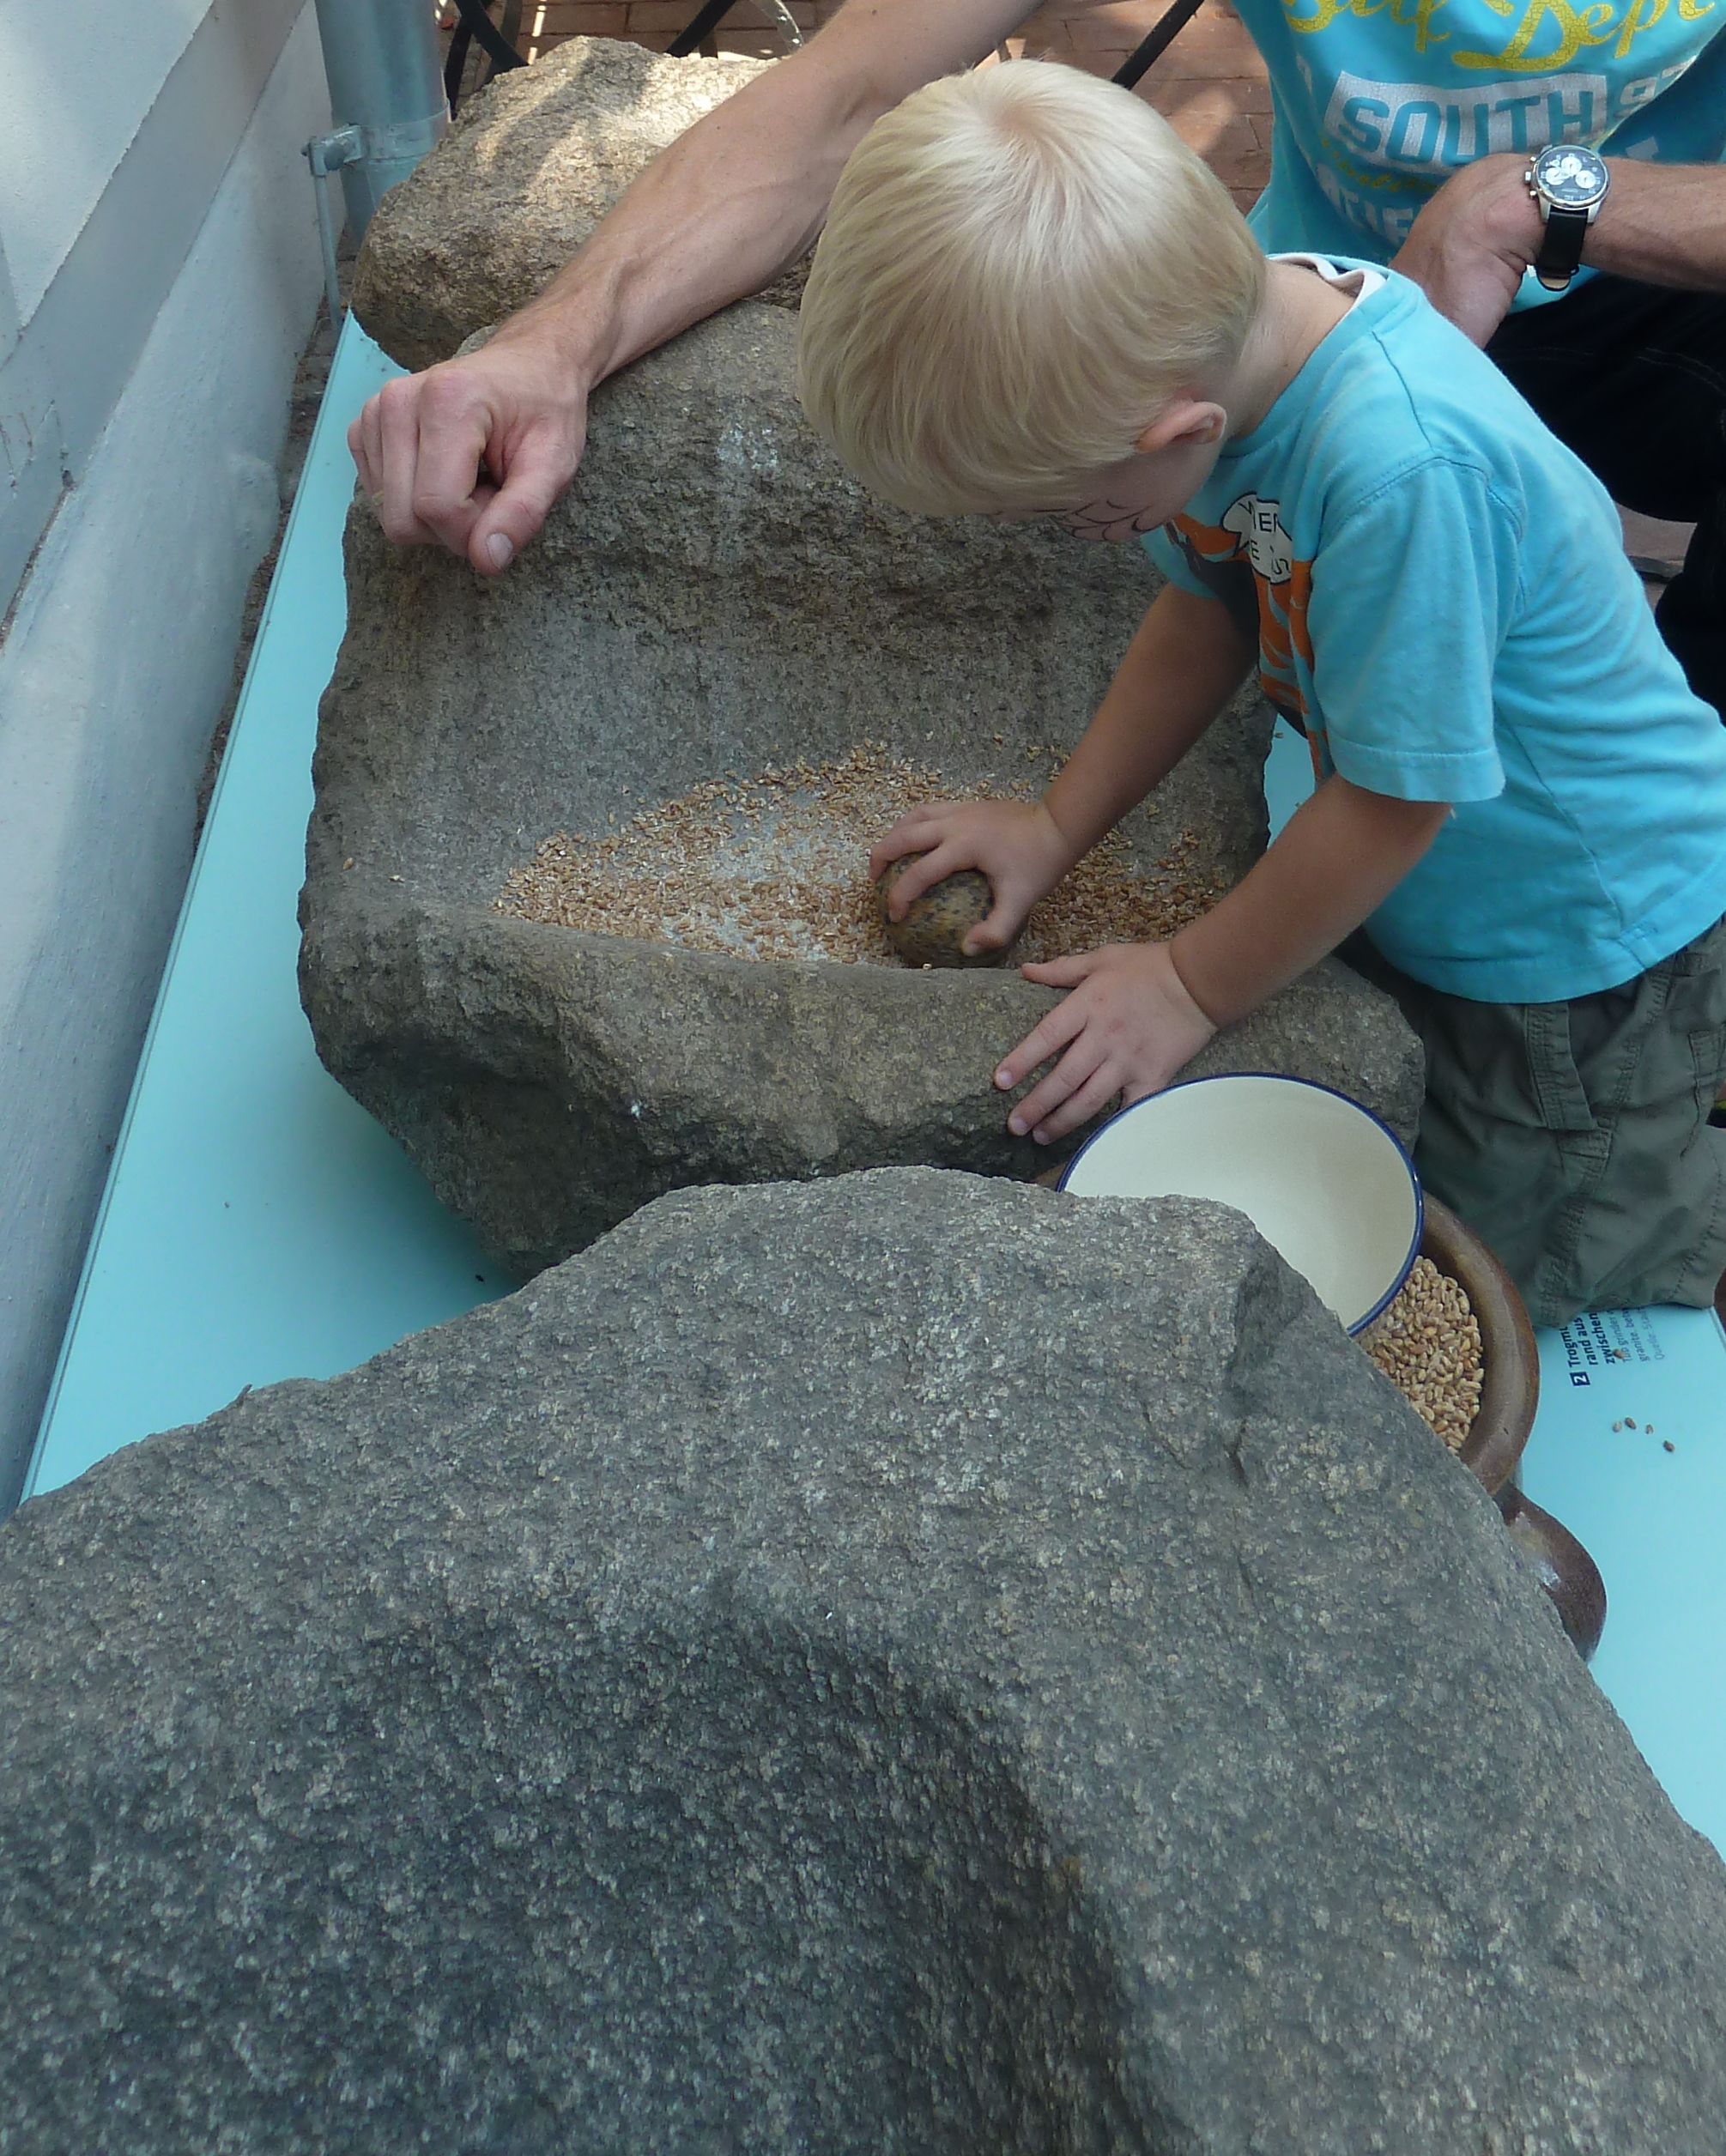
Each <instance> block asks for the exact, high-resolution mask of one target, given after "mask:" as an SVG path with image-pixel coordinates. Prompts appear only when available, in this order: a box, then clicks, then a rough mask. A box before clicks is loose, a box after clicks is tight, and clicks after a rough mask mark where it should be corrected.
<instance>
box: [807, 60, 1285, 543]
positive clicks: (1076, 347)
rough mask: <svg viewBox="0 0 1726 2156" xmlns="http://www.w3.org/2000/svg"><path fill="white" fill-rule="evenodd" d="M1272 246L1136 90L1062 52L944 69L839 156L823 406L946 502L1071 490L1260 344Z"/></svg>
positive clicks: (863, 450) (887, 485)
mask: <svg viewBox="0 0 1726 2156" xmlns="http://www.w3.org/2000/svg"><path fill="white" fill-rule="evenodd" d="M1264 276H1265V262H1264V257H1263V254H1262V253H1261V252H1260V251H1259V249H1258V246H1257V243H1256V242H1255V241H1254V239H1253V238H1252V236H1251V233H1249V232H1248V231H1247V228H1246V225H1245V221H1244V220H1243V219H1242V217H1241V215H1240V213H1239V211H1238V210H1237V209H1236V208H1235V206H1234V203H1232V200H1231V199H1230V197H1229V195H1228V192H1227V191H1226V189H1225V188H1224V186H1223V185H1222V184H1221V182H1220V180H1218V179H1216V177H1215V176H1214V174H1213V173H1211V172H1209V171H1208V169H1207V168H1206V167H1205V166H1204V165H1203V164H1202V162H1201V161H1200V160H1199V159H1198V158H1197V157H1196V156H1195V155H1194V154H1193V153H1192V151H1190V149H1188V148H1186V146H1185V144H1184V143H1183V142H1181V141H1180V139H1179V137H1178V136H1177V135H1176V134H1175V132H1174V130H1172V128H1171V127H1170V126H1169V125H1168V124H1167V123H1166V121H1165V120H1163V119H1162V118H1160V116H1159V115H1158V114H1157V113H1155V112H1153V111H1152V110H1151V108H1150V107H1149V106H1148V105H1145V104H1143V103H1142V101H1141V100H1139V99H1138V98H1136V97H1135V96H1133V94H1131V92H1130V91H1128V90H1123V89H1121V88H1117V86H1116V85H1115V84H1113V83H1109V82H1099V81H1098V80H1096V79H1095V78H1094V77H1093V76H1088V75H1083V74H1081V73H1080V72H1079V71H1078V70H1076V69H1075V68H1068V67H1062V66H1059V65H1057V64H1053V63H1051V62H1049V61H1042V60H1035V61H1033V60H1012V61H1007V62H1003V63H1002V64H1001V65H999V66H996V67H990V68H983V69H979V70H977V71H976V72H975V73H972V74H970V75H958V76H948V77H947V78H946V79H945V80H944V81H942V82H932V83H930V85H929V86H928V88H925V89H922V90H918V92H917V93H916V94H914V95H912V96H911V97H909V98H907V99H906V100H905V103H904V104H903V105H900V106H898V107H897V108H896V109H895V110H894V111H893V112H889V113H887V115H886V116H885V117H884V118H881V119H880V120H878V121H877V122H876V123H875V125H874V127H872V128H871V129H870V130H869V133H868V134H867V135H866V136H864V137H863V141H862V142H861V143H860V144H859V145H858V146H857V149H856V151H855V152H854V153H853V154H852V156H851V160H850V162H849V163H848V164H847V165H846V167H845V171H844V173H842V174H841V175H840V179H839V186H838V188H837V190H836V191H835V192H834V195H833V207H832V209H831V210H830V211H829V213H828V217H827V229H826V232H825V233H824V234H823V235H822V239H821V245H820V246H819V247H818V248H817V249H816V251H815V266H814V268H813V269H812V270H811V271H810V273H809V282H808V291H807V292H806V293H805V294H804V297H803V306H802V320H801V326H800V330H799V333H798V351H797V387H798V391H799V394H800V395H801V396H802V401H803V408H804V409H805V410H806V411H807V412H808V415H809V418H810V420H811V421H813V423H814V425H815V427H816V428H817V429H818V430H819V432H820V433H821V435H822V436H823V437H824V438H825V439H826V440H827V443H828V444H829V445H831V447H832V448H833V449H834V450H835V451H837V452H838V454H839V457H840V458H841V459H842V460H843V461H844V462H845V463H846V464H847V465H849V466H850V468H851V470H852V471H854V472H855V473H856V474H857V476H858V477H859V478H860V479H861V480H862V481H863V482H864V484H865V485H866V486H868V487H869V488H870V489H871V490H872V491H873V492H875V493H877V494H883V495H885V496H886V497H887V500H889V501H893V502H896V503H897V504H898V505H899V507H900V508H902V509H910V510H915V511H921V512H924V513H925V514H930V515H935V516H951V515H957V514H962V513H965V512H972V511H1001V510H1013V509H1041V508H1066V507H1069V506H1073V501H1074V490H1075V483H1076V482H1080V481H1083V480H1085V479H1087V477H1089V476H1090V475H1093V474H1094V473H1096V472H1099V471H1101V470H1104V469H1106V468H1107V467H1108V466H1109V465H1111V464H1114V463H1119V462H1120V461H1121V459H1122V458H1123V457H1129V456H1131V455H1132V453H1133V445H1134V442H1135V440H1136V437H1137V436H1138V435H1139V433H1141V432H1142V429H1143V428H1144V427H1145V426H1146V425H1147V424H1148V422H1149V421H1151V420H1153V419H1154V418H1155V416H1156V415H1157V413H1158V412H1159V411H1160V409H1162V407H1163V406H1164V405H1165V404H1166V403H1167V402H1168V400H1169V398H1170V397H1172V396H1173V395H1175V394H1176V393H1177V392H1178V391H1199V390H1203V389H1209V390H1210V391H1212V392H1213V393H1214V390H1215V388H1216V386H1217V385H1218V384H1219V383H1220V380H1221V379H1222V377H1223V376H1224V375H1226V372H1228V370H1229V369H1230V368H1231V367H1232V366H1233V364H1234V362H1235V360H1237V359H1238V357H1239V355H1240V352H1241V348H1242V346H1243V345H1244V344H1245V341H1246V336H1247V332H1248V331H1249V330H1250V329H1251V326H1252V324H1253V320H1254V318H1255V317H1256V315H1257V312H1258V308H1259V305H1260V302H1261V300H1262V298H1263V291H1264Z"/></svg>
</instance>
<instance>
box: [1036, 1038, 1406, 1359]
mask: <svg viewBox="0 0 1726 2156" xmlns="http://www.w3.org/2000/svg"><path fill="white" fill-rule="evenodd" d="M1231 1078H1274V1079H1275V1081H1276V1082H1277V1083H1278V1085H1280V1086H1305V1087H1306V1089H1307V1091H1308V1092H1309V1093H1329V1095H1330V1097H1331V1099H1333V1100H1345V1101H1347V1104H1348V1105H1349V1106H1350V1107H1351V1108H1353V1109H1354V1110H1355V1111H1357V1112H1358V1113H1360V1115H1363V1116H1365V1117H1366V1120H1367V1121H1368V1123H1377V1124H1378V1128H1379V1129H1381V1130H1382V1131H1383V1132H1384V1136H1386V1137H1387V1138H1388V1139H1389V1140H1390V1142H1391V1144H1392V1145H1393V1146H1395V1147H1396V1151H1397V1153H1398V1154H1399V1155H1400V1156H1401V1159H1402V1165H1403V1166H1404V1167H1405V1168H1407V1169H1408V1180H1409V1182H1410V1184H1412V1185H1413V1186H1414V1241H1413V1242H1412V1243H1410V1244H1409V1245H1408V1251H1407V1252H1406V1253H1405V1255H1404V1257H1403V1259H1402V1264H1401V1265H1400V1266H1399V1267H1398V1268H1397V1270H1396V1279H1395V1280H1394V1281H1392V1282H1391V1284H1390V1287H1388V1288H1386V1290H1385V1291H1384V1293H1383V1294H1382V1295H1381V1296H1380V1297H1379V1298H1378V1301H1377V1302H1376V1303H1374V1304H1373V1305H1372V1309H1371V1310H1369V1311H1367V1312H1366V1316H1365V1317H1361V1318H1358V1319H1357V1320H1356V1321H1355V1323H1354V1324H1352V1325H1347V1326H1345V1327H1344V1328H1343V1329H1344V1330H1345V1331H1346V1332H1347V1335H1348V1336H1349V1338H1350V1339H1351V1340H1358V1339H1359V1338H1360V1335H1361V1334H1362V1333H1364V1332H1365V1331H1366V1328H1367V1327H1368V1326H1369V1325H1371V1324H1372V1323H1375V1322H1376V1321H1377V1320H1378V1318H1380V1317H1383V1316H1384V1313H1385V1311H1387V1310H1389V1309H1390V1305H1391V1304H1392V1303H1394V1302H1395V1301H1396V1298H1397V1297H1398V1296H1399V1295H1400V1294H1401V1293H1402V1289H1403V1287H1404V1285H1405V1283H1406V1282H1407V1281H1408V1275H1409V1274H1410V1273H1412V1272H1413V1271H1414V1260H1415V1259H1416V1258H1417V1257H1419V1256H1420V1241H1421V1238H1422V1237H1423V1236H1424V1235H1425V1234H1426V1192H1425V1191H1424V1190H1422V1189H1421V1187H1420V1170H1419V1169H1418V1168H1417V1167H1416V1166H1414V1161H1413V1160H1412V1159H1411V1158H1410V1156H1409V1153H1408V1147H1407V1146H1405V1145H1404V1144H1403V1142H1402V1140H1401V1139H1400V1138H1399V1137H1398V1136H1396V1132H1395V1131H1394V1130H1393V1129H1391V1128H1390V1124H1389V1123H1386V1122H1385V1120H1384V1117H1383V1116H1380V1115H1375V1114H1374V1113H1373V1111H1372V1109H1371V1108H1369V1107H1368V1106H1367V1105H1366V1102H1365V1101H1364V1100H1357V1099H1355V1098H1354V1094H1353V1093H1344V1092H1343V1091H1342V1089H1341V1087H1340V1086H1323V1085H1320V1083H1319V1082H1318V1081H1317V1079H1316V1078H1291V1077H1290V1076H1289V1075H1288V1073H1287V1071H1284V1070H1215V1071H1212V1072H1211V1073H1210V1074H1209V1075H1208V1076H1207V1077H1203V1078H1179V1079H1177V1080H1176V1081H1175V1083H1174V1084H1173V1085H1172V1086H1165V1087H1162V1088H1161V1090H1160V1092H1157V1093H1147V1094H1146V1095H1145V1097H1144V1099H1142V1100H1136V1101H1134V1103H1133V1105H1131V1107H1129V1108H1117V1110H1116V1111H1115V1112H1114V1114H1113V1115H1111V1117H1109V1120H1108V1121H1107V1122H1106V1123H1099V1124H1098V1126H1097V1128H1096V1129H1094V1130H1093V1132H1092V1133H1091V1135H1090V1136H1089V1137H1088V1138H1087V1139H1086V1141H1085V1142H1084V1144H1083V1145H1081V1147H1080V1148H1079V1150H1078V1151H1077V1152H1076V1153H1075V1154H1074V1155H1073V1157H1072V1159H1071V1160H1069V1161H1068V1163H1067V1165H1066V1166H1065V1167H1064V1168H1063V1169H1062V1171H1061V1180H1060V1181H1059V1182H1058V1183H1057V1184H1056V1185H1055V1188H1056V1189H1057V1190H1065V1189H1066V1187H1067V1178H1068V1177H1069V1176H1070V1175H1071V1174H1072V1172H1073V1171H1074V1169H1075V1168H1076V1167H1077V1166H1078V1165H1079V1163H1080V1162H1081V1160H1083V1159H1084V1157H1085V1155H1086V1154H1087V1153H1088V1152H1089V1151H1090V1150H1091V1148H1092V1147H1093V1145H1095V1144H1096V1142H1097V1141H1098V1140H1099V1138H1101V1137H1102V1136H1104V1135H1105V1133H1106V1132H1108V1131H1111V1130H1112V1129H1114V1127H1115V1125H1116V1124H1117V1123H1124V1122H1125V1121H1126V1119H1127V1117H1129V1116H1131V1115H1136V1114H1137V1113H1138V1111H1139V1110H1140V1109H1141V1108H1148V1107H1149V1106H1150V1105H1151V1103H1152V1102H1153V1101H1154V1100H1160V1099H1162V1098H1163V1097H1164V1095H1165V1094H1166V1093H1184V1092H1185V1091H1186V1089H1187V1087H1189V1086H1220V1085H1226V1084H1227V1082H1228V1081H1229V1080H1230V1079H1231Z"/></svg>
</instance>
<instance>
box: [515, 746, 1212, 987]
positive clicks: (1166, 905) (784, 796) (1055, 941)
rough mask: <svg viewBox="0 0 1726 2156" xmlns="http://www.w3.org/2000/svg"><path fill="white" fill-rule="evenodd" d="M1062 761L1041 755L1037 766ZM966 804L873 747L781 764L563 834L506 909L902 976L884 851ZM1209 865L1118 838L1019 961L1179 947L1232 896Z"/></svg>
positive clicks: (1088, 867)
mask: <svg viewBox="0 0 1726 2156" xmlns="http://www.w3.org/2000/svg"><path fill="white" fill-rule="evenodd" d="M1052 754H1053V752H1051V751H1045V750H1040V749H1039V750H1033V751H1030V752H1028V755H1027V760H1029V758H1030V757H1042V758H1048V757H1051V756H1052ZM956 791H957V790H956V789H955V788H954V786H953V785H952V784H951V783H950V782H949V781H948V780H946V779H944V778H942V775H941V773H940V772H936V771H932V770H930V769H928V768H926V767H924V766H920V765H918V764H915V763H913V762H911V761H910V760H908V759H906V758H904V757H895V756H893V755H891V754H888V753H887V751H886V750H885V749H882V748H879V747H877V746H875V744H872V743H869V742H864V743H863V744H860V745H859V746H858V747H857V748H854V749H852V750H851V752H850V754H848V755H846V756H844V757H842V758H840V759H839V760H836V761H833V762H830V763H824V764H809V763H807V762H798V763H793V764H787V765H784V766H772V765H770V766H767V767H766V769H765V770H763V771H761V772H757V773H756V774H755V775H754V777H753V778H735V777H731V776H729V775H728V776H727V777H726V778H720V779H712V780H709V781H708V782H706V784H701V785H699V786H694V787H692V788H691V789H690V790H689V791H688V792H687V793H685V794H681V795H680V796H678V797H677V799H675V801H668V802H663V803H660V804H658V805H657V806H655V807H651V808H647V809H643V810H641V811H640V813H639V815H635V816H633V817H632V818H631V819H629V820H628V821H627V822H624V823H622V824H619V823H617V822H616V821H615V816H614V817H609V818H608V827H607V829H606V830H605V831H604V832H603V833H596V834H594V835H592V836H590V837H583V836H579V835H576V834H573V833H567V832H560V833H557V834H556V835H555V836H554V837H553V838H549V839H546V840H545V841H544V843H543V844H542V845H540V846H539V847H538V848H537V849H536V852H535V854H534V857H533V860H532V861H531V863H529V864H528V865H527V866H526V867H524V868H521V869H516V870H515V871H514V873H513V874H512V875H511V876H510V878H509V881H508V882H507V884H506V887H505V889H504V892H503V894H502V896H501V897H500V899H498V900H497V901H496V904H497V906H498V910H499V911H500V912H504V913H508V914H512V915H514V916H515V917H517V918H519V919H522V920H527V921H543V922H550V923H554V924H557V925H559V926H560V927H563V928H571V929H579V930H584V932H585V933H586V934H588V935H590V936H633V937H638V938H640V939H642V940H644V941H645V942H655V943H670V944H675V945H676V946H678V947H679V948H681V949H684V950H688V951H721V952H726V953H729V954H731V955H732V956H734V957H740V958H753V959H833V960H839V961H841V962H844V963H848V964H853V965H856V964H861V965H866V966H900V965H902V964H903V963H904V961H903V960H900V959H899V956H898V955H897V954H895V953H894V951H893V948H891V946H890V945H889V944H888V943H887V939H886V937H885V936H883V935H882V933H881V918H880V912H879V908H878V906H877V903H876V899H875V887H874V886H873V885H872V884H871V882H870V881H869V869H868V857H869V848H870V847H871V846H872V845H874V844H875V841H876V840H877V839H881V838H882V837H883V836H884V835H885V834H886V833H887V832H888V831H889V830H890V829H891V828H892V827H893V825H894V824H895V823H896V822H897V821H899V818H900V817H901V816H902V815H905V812H906V811H907V810H908V809H914V808H916V807H918V805H919V804H920V803H921V802H927V801H939V800H943V799H952V798H954V796H955V793H956ZM972 797H976V796H975V794H974V791H973V792H972ZM997 797H1010V796H997ZM1026 797H1027V798H1029V797H1031V796H1030V792H1029V790H1028V789H1027V796H1026ZM1195 854H1196V839H1194V837H1193V835H1192V834H1191V833H1189V832H1184V833H1181V834H1179V836H1178V838H1177V839H1176V840H1175V841H1174V843H1173V845H1172V846H1170V847H1169V848H1168V849H1167V850H1166V854H1165V858H1164V860H1163V863H1161V865H1160V868H1159V869H1158V870H1157V872H1156V873H1155V875H1146V874H1144V873H1143V872H1142V871H1141V870H1139V869H1136V868H1135V867H1134V866H1133V863H1132V861H1131V858H1130V856H1129V852H1128V849H1127V846H1126V843H1125V841H1124V840H1123V839H1121V838H1119V837H1118V836H1117V835H1115V834H1113V833H1111V835H1110V836H1109V837H1108V838H1107V839H1105V840H1104V841H1103V843H1102V844H1101V845H1099V846H1097V847H1094V848H1093V850H1092V851H1091V852H1090V853H1089V854H1087V856H1086V857H1085V858H1084V860H1082V861H1081V862H1080V863H1079V864H1078V865H1077V867H1075V869H1073V871H1072V873H1071V874H1070V875H1068V876H1066V877H1064V878H1063V881H1061V882H1060V883H1059V884H1058V885H1057V887H1056V888H1055V889H1054V890H1053V891H1051V893H1049V895H1048V897H1047V898H1046V899H1044V900H1043V901H1042V903H1041V904H1040V905H1038V906H1036V907H1035V908H1034V909H1033V911H1032V914H1031V917H1030V918H1029V920H1028V921H1027V924H1026V925H1025V929H1024V930H1023V932H1022V934H1021V935H1020V939H1019V942H1018V943H1017V945H1016V946H1015V947H1014V954H1013V955H1014V958H1015V959H1022V960H1032V959H1047V958H1056V957H1059V956H1062V955H1063V954H1066V953H1069V952H1074V951H1087V950H1092V949H1094V948H1096V946H1097V945H1099V944H1100V943H1125V942H1146V941H1148V940H1151V939H1154V938H1157V937H1161V936H1170V935H1172V934H1173V932H1174V931H1175V930H1176V929H1178V928H1179V927H1180V926H1182V925H1183V924H1184V923H1185V922H1187V921H1190V920H1191V919H1193V918H1195V917H1196V915H1197V914H1200V913H1202V912H1203V911H1205V910H1206V908H1207V907H1208V906H1210V905H1214V903H1215V901H1216V899H1218V898H1220V896H1221V893H1222V886H1221V884H1220V882H1219V881H1217V880H1216V879H1215V878H1214V877H1213V876H1208V875H1206V874H1205V873H1203V872H1202V870H1201V869H1200V868H1199V867H1198V865H1197V863H1196V861H1195V858H1194V857H1195Z"/></svg>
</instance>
